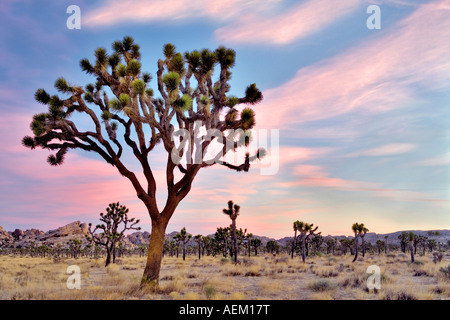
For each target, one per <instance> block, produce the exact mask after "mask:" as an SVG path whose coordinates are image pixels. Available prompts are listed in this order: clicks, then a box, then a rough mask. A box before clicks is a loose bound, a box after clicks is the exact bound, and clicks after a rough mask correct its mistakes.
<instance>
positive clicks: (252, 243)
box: [250, 238, 262, 256]
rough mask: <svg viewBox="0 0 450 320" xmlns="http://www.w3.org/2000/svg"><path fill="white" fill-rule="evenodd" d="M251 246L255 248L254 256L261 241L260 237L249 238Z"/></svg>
mask: <svg viewBox="0 0 450 320" xmlns="http://www.w3.org/2000/svg"><path fill="white" fill-rule="evenodd" d="M250 243H251V246H252V247H253V249H254V250H255V256H257V255H258V248H259V247H260V246H261V244H262V242H261V240H260V239H257V238H255V239H251V240H250Z"/></svg>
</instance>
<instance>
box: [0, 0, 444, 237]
mask: <svg viewBox="0 0 450 320" xmlns="http://www.w3.org/2000/svg"><path fill="white" fill-rule="evenodd" d="M70 5H77V6H78V7H79V8H80V10H81V15H80V18H81V20H80V26H81V28H80V29H69V28H68V27H67V24H66V22H67V20H68V19H69V18H70V16H71V14H72V12H69V13H67V8H68V7H69V6H70ZM370 5H377V6H378V8H379V9H380V11H379V12H380V21H381V24H380V29H370V28H368V25H367V21H368V19H369V20H370V19H371V15H372V14H373V11H369V13H368V10H367V9H368V7H369V6H370ZM0 15H1V20H0V43H1V50H0V110H1V114H0V136H1V137H2V143H1V144H0V225H1V226H2V227H3V228H4V229H6V230H14V229H16V228H19V229H30V228H38V229H41V230H44V231H47V230H50V229H53V228H56V227H59V226H62V225H65V224H67V223H70V222H73V221H77V220H78V221H82V222H92V223H96V222H97V221H98V217H99V213H100V212H104V210H105V208H106V207H107V206H108V204H109V203H111V202H116V201H120V202H121V204H124V205H126V206H127V207H129V208H130V215H131V216H133V217H136V218H139V219H140V220H141V223H140V225H141V227H142V229H143V230H146V231H150V229H151V227H150V226H151V224H150V217H149V215H148V213H147V212H146V210H145V207H144V205H143V204H142V203H140V201H139V200H138V199H137V197H136V193H135V191H134V189H133V188H132V186H131V184H130V183H129V181H128V180H126V179H125V178H123V177H121V176H120V174H119V173H118V172H117V170H116V169H115V168H113V167H112V166H110V165H109V164H106V163H105V162H104V161H103V160H102V159H101V158H100V157H99V156H98V155H96V154H90V153H86V152H83V151H78V150H74V151H71V152H69V154H68V155H67V158H66V160H65V163H64V164H63V165H62V166H59V167H51V166H49V165H48V164H47V163H46V158H47V156H48V155H49V151H46V150H33V151H31V150H29V149H26V148H24V147H23V146H22V145H21V139H22V138H23V137H24V136H25V135H30V134H31V130H30V128H29V124H30V122H31V118H32V116H33V115H34V114H37V113H40V112H45V107H43V106H42V105H40V104H38V103H37V102H36V101H34V93H35V91H36V90H37V89H38V88H44V89H46V90H47V91H48V92H50V93H51V94H55V93H56V90H55V89H54V88H53V84H54V82H55V80H56V79H57V78H58V77H61V76H63V77H65V78H66V79H67V80H68V82H69V83H72V84H76V85H80V86H84V85H86V84H87V83H90V82H93V81H95V79H93V78H91V77H90V76H88V75H86V74H84V73H83V72H82V71H81V70H80V68H79V61H80V60H81V59H82V58H86V57H87V58H89V59H91V61H92V60H93V57H94V50H95V49H96V48H98V47H105V48H106V49H107V50H108V51H109V52H111V44H112V42H113V41H115V40H120V39H122V38H123V37H124V36H126V35H130V36H132V37H133V38H134V39H135V41H136V43H138V44H139V45H140V46H141V54H142V59H141V62H142V66H143V70H144V71H148V72H150V73H151V74H153V75H155V74H156V70H157V60H158V59H159V58H162V57H163V54H162V47H163V45H164V44H166V43H169V42H170V43H172V44H174V45H175V46H176V48H177V50H178V51H180V52H184V51H191V50H195V49H202V48H209V49H211V50H214V49H215V48H217V47H219V46H220V45H224V46H226V47H230V48H233V49H234V50H235V51H236V65H235V66H234V68H233V69H232V80H231V82H230V84H231V93H232V94H234V95H236V96H243V94H244V92H245V88H246V87H247V85H249V84H251V83H256V85H257V87H258V88H259V89H260V90H261V91H262V93H263V96H264V99H263V101H262V102H261V103H260V104H258V105H255V106H254V110H255V112H256V127H255V128H254V133H255V139H256V140H255V141H256V142H258V141H263V135H262V134H263V133H264V132H267V137H268V138H267V146H268V156H267V157H266V159H264V160H262V161H258V162H257V163H255V165H254V166H252V168H251V169H250V171H249V172H247V173H243V172H234V171H232V170H229V169H227V168H224V167H222V166H214V167H212V168H207V169H204V170H202V171H200V173H199V174H198V176H197V178H196V180H195V181H194V184H193V187H192V191H191V192H190V194H189V195H188V196H187V197H186V198H185V199H184V200H183V201H182V202H181V203H180V205H179V207H178V208H177V210H176V212H175V214H174V216H173V217H172V219H171V221H170V223H169V226H168V228H167V232H171V231H179V230H180V229H181V228H183V227H186V229H187V231H188V232H189V233H192V234H194V235H195V234H212V233H214V232H215V230H216V228H217V227H225V226H228V225H229V224H230V220H229V218H228V217H227V216H225V215H224V214H223V213H222V209H223V208H225V207H226V205H227V201H228V200H233V201H234V202H235V203H237V204H239V205H240V206H241V214H240V215H239V218H238V221H237V226H238V227H241V228H247V230H248V232H252V233H253V234H256V235H264V236H269V237H273V238H281V237H285V236H291V233H293V231H292V222H293V221H295V220H302V221H306V222H309V223H313V224H314V225H316V226H319V231H321V232H322V234H324V235H328V234H333V235H350V234H351V225H352V224H353V223H355V222H360V223H361V222H362V223H364V224H365V226H366V227H367V228H368V229H369V230H370V231H371V232H376V233H388V232H394V231H399V230H411V229H416V230H433V229H450V193H449V190H450V189H449V181H450V169H449V168H450V149H449V143H450V123H449V122H450V120H449V119H450V117H449V115H450V112H449V107H450V1H448V0H420V1H419V0H416V1H403V0H346V1H327V0H306V1H305V0H303V1H294V0H229V1H221V0H152V1H144V0H143V1H131V0H121V1H114V0H99V1H75V0H71V1H65V0H61V1H45V0H40V1H33V0H2V1H1V2H0ZM370 21H372V20H370ZM151 87H153V89H155V91H157V90H156V89H157V88H156V86H155V85H154V83H151ZM76 119H77V121H80V126H84V125H85V126H86V127H87V128H89V125H90V123H89V122H87V121H86V120H85V119H84V118H82V117H79V118H76ZM276 133H278V136H277V135H276ZM258 137H259V139H258ZM277 137H278V139H277ZM126 159H129V161H130V163H131V164H130V167H131V168H132V169H133V170H136V172H139V167H138V166H137V165H136V164H135V163H134V162H133V161H132V155H131V153H130V152H129V153H128V154H127V158H126ZM165 159H166V155H165V154H164V151H163V150H162V149H161V150H156V149H155V150H154V152H152V154H151V155H150V162H151V164H152V167H153V168H155V176H156V178H157V181H158V201H159V203H161V204H163V203H164V201H165V199H164V197H165V184H164V160H165ZM273 165H275V167H276V168H277V169H276V170H274V172H272V173H273V174H263V172H264V168H266V169H267V168H270V167H273Z"/></svg>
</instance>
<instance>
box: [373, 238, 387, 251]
mask: <svg viewBox="0 0 450 320" xmlns="http://www.w3.org/2000/svg"><path fill="white" fill-rule="evenodd" d="M375 244H376V245H377V249H378V254H381V250H382V249H383V247H385V246H386V243H385V242H384V241H382V240H377V242H376V243H375Z"/></svg>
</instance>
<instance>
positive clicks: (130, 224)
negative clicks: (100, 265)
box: [86, 202, 141, 267]
mask: <svg viewBox="0 0 450 320" xmlns="http://www.w3.org/2000/svg"><path fill="white" fill-rule="evenodd" d="M128 211H129V209H128V208H127V207H126V206H123V205H120V203H119V202H116V203H110V204H109V206H108V208H106V214H104V213H103V212H102V213H100V221H101V222H103V223H102V224H98V225H96V226H95V228H94V230H91V227H92V223H89V234H90V235H87V236H86V238H87V239H88V241H93V242H94V243H95V244H97V245H101V246H104V247H105V248H106V262H105V267H107V266H108V265H109V264H110V263H111V257H112V263H115V262H116V245H117V243H119V242H120V241H121V240H122V239H123V237H124V234H125V231H127V230H141V228H140V227H136V224H138V223H139V219H138V220H135V219H134V218H131V219H130V218H128ZM121 225H122V230H121V231H119V228H120V227H121ZM100 230H101V232H100V233H97V231H100Z"/></svg>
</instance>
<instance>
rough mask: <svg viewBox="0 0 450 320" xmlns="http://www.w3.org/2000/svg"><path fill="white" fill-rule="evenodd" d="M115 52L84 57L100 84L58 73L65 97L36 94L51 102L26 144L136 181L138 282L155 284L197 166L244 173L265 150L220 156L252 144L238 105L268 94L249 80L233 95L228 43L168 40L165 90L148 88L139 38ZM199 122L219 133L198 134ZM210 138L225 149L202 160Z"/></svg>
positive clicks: (250, 118) (55, 158)
mask: <svg viewBox="0 0 450 320" xmlns="http://www.w3.org/2000/svg"><path fill="white" fill-rule="evenodd" d="M112 49H113V52H112V53H111V54H108V53H107V50H106V49H105V48H98V49H96V50H95V63H91V62H90V61H89V60H88V59H83V60H81V61H80V66H81V69H82V70H83V71H85V72H86V73H87V74H89V75H92V76H93V77H94V78H95V80H96V81H95V82H94V83H92V84H88V85H86V86H85V87H82V86H76V85H73V84H70V83H69V82H67V81H66V80H65V79H64V78H59V79H57V80H56V82H55V88H56V90H57V91H58V92H60V93H61V94H62V95H65V96H66V97H60V96H58V95H50V94H49V93H47V92H46V91H45V90H44V89H39V90H37V91H36V94H35V98H36V100H37V101H38V102H40V103H42V104H44V105H48V111H47V112H44V113H39V114H36V115H35V116H34V117H33V120H32V123H31V129H32V131H33V136H26V137H25V138H24V139H23V141H22V142H23V144H24V145H25V146H26V147H29V148H31V149H35V148H37V147H40V148H43V149H47V150H50V151H54V152H55V154H52V155H50V156H49V157H48V162H49V163H50V164H51V165H55V166H56V165H61V164H62V163H63V161H64V156H65V155H66V153H67V151H68V150H71V149H81V150H85V151H92V152H95V153H97V154H98V155H99V156H100V157H101V158H103V159H104V160H105V161H106V162H107V163H109V164H111V165H112V166H114V167H115V168H117V170H118V172H119V173H120V174H121V175H123V176H124V177H126V178H127V179H128V180H129V181H130V182H131V184H132V186H133V188H134V190H135V191H136V195H137V197H138V198H139V199H140V200H141V201H142V202H143V203H144V205H145V207H146V208H147V210H148V213H149V216H150V218H151V223H152V230H151V233H152V236H151V239H150V244H149V249H148V258H147V263H146V266H145V269H144V274H143V277H142V283H143V284H145V283H151V284H157V283H158V280H159V273H160V268H161V260H162V252H163V245H164V235H165V231H166V227H167V225H168V223H169V220H170V218H171V217H172V215H173V213H174V212H175V209H176V208H177V206H178V204H179V203H180V201H182V200H183V199H184V198H185V197H186V196H187V194H188V193H189V191H190V190H191V187H192V183H193V181H194V178H195V177H196V175H197V173H198V172H199V170H200V169H202V168H206V167H211V166H213V165H214V164H220V165H223V166H226V167H228V168H230V169H233V170H236V171H248V170H249V167H250V162H252V161H254V160H255V159H257V158H259V157H260V156H262V151H263V150H258V151H256V153H255V154H254V155H250V154H248V153H247V154H246V155H245V160H243V163H240V164H236V165H235V164H232V163H229V162H225V161H223V159H224V155H225V154H227V153H228V152H229V151H236V150H237V149H238V148H239V147H241V146H243V145H246V144H248V143H249V141H250V139H249V134H248V132H247V131H248V130H250V129H251V128H252V127H253V126H254V125H255V112H254V111H253V110H252V109H250V108H249V107H245V108H243V109H242V110H241V111H239V110H238V109H237V106H238V105H242V104H250V105H253V104H256V103H258V102H260V101H261V100H262V93H261V91H259V90H258V89H257V88H256V85H255V84H252V85H249V86H248V87H247V89H246V90H245V96H244V97H240V98H238V97H235V96H232V95H230V94H229V90H230V85H229V83H228V82H229V80H230V78H231V72H230V69H231V68H232V67H233V66H234V64H235V51H234V50H232V49H228V48H225V47H219V48H218V49H216V50H215V51H210V50H208V49H203V50H201V51H197V50H194V51H191V52H185V53H184V54H181V53H179V52H177V51H176V49H175V46H173V45H172V44H166V45H164V48H163V54H164V58H163V59H159V60H158V63H157V72H156V84H155V86H156V87H157V90H158V93H159V96H155V94H154V91H153V90H152V89H151V88H150V87H149V83H150V81H151V79H152V77H151V75H150V74H149V73H145V72H142V70H141V62H140V58H141V54H140V47H139V45H138V44H136V43H135V42H134V40H133V38H131V37H124V38H123V40H122V41H115V42H114V43H113V45H112ZM214 72H216V74H218V77H215V79H216V80H213V73H214ZM74 113H81V114H84V115H85V116H87V119H89V121H90V122H91V125H92V128H93V130H87V131H84V128H86V127H87V126H86V123H83V125H78V124H76V123H75V122H74V121H72V120H70V116H71V115H72V114H74ZM200 127H203V128H205V129H206V130H208V131H207V132H210V133H211V132H213V134H210V135H206V136H205V135H203V136H200V137H199V134H200ZM82 128H83V129H82ZM175 129H179V130H175ZM180 132H182V133H181V134H180ZM186 133H187V134H186ZM218 133H219V134H218ZM176 142H177V144H178V145H176ZM158 143H162V145H163V148H164V150H165V151H166V153H167V162H166V169H165V173H166V184H167V191H168V195H167V200H166V202H165V205H164V207H163V208H159V207H158V204H157V200H156V181H155V177H154V172H153V170H152V166H151V163H150V158H151V157H150V154H151V151H152V150H154V149H155V147H156V145H157V144H158ZM211 144H212V145H213V146H214V147H216V149H215V150H213V151H217V150H219V152H217V153H215V152H214V155H213V156H210V157H208V158H205V157H204V155H206V154H207V152H206V151H207V150H211V148H209V149H208V147H211ZM214 144H216V145H214ZM127 149H128V150H130V151H131V152H132V154H133V155H134V157H135V158H136V159H137V160H138V163H139V164H140V166H141V169H142V172H143V175H144V180H139V179H138V178H137V176H136V174H135V172H133V171H132V170H131V166H130V163H127V160H129V159H127V158H128V157H127V156H123V154H124V153H125V152H127ZM208 155H210V153H208ZM181 159H185V161H181Z"/></svg>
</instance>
